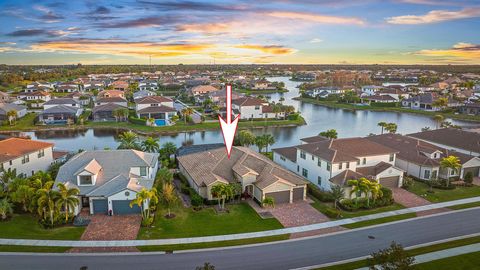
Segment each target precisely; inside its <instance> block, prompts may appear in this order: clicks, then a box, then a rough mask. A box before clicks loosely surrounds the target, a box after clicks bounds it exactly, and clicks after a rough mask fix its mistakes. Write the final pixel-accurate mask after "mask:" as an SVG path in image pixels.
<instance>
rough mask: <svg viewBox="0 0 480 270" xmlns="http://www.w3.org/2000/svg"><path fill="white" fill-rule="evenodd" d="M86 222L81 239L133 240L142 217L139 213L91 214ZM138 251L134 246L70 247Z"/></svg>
mask: <svg viewBox="0 0 480 270" xmlns="http://www.w3.org/2000/svg"><path fill="white" fill-rule="evenodd" d="M88 218H89V219H90V224H88V226H87V228H86V229H85V232H84V233H83V235H82V237H81V238H80V239H81V240H87V241H88V240H135V239H137V234H138V230H139V229H140V224H141V221H142V217H141V216H140V215H124V216H107V215H93V216H89V217H88ZM129 251H138V249H137V248H135V247H118V248H111V247H110V248H109V247H105V248H99V247H98V248H72V249H71V250H70V252H129Z"/></svg>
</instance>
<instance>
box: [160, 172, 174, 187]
mask: <svg viewBox="0 0 480 270" xmlns="http://www.w3.org/2000/svg"><path fill="white" fill-rule="evenodd" d="M157 180H158V181H159V183H160V184H162V185H163V184H165V183H170V184H171V183H172V181H173V173H172V172H171V171H170V170H169V169H167V168H161V169H160V170H158V173H157Z"/></svg>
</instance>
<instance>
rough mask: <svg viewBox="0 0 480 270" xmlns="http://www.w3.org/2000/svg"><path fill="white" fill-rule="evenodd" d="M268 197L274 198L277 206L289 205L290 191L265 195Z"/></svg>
mask: <svg viewBox="0 0 480 270" xmlns="http://www.w3.org/2000/svg"><path fill="white" fill-rule="evenodd" d="M266 197H272V198H273V199H274V200H275V204H278V203H289V202H290V191H289V190H286V191H278V192H270V193H265V198H266Z"/></svg>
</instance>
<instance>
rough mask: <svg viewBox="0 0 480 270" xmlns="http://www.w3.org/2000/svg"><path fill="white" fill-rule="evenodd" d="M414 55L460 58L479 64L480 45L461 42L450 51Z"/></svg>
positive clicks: (426, 51) (419, 52) (424, 51)
mask: <svg viewBox="0 0 480 270" xmlns="http://www.w3.org/2000/svg"><path fill="white" fill-rule="evenodd" d="M413 54H415V55H424V56H433V57H451V58H458V59H461V60H465V61H474V62H478V61H479V60H480V45H476V44H471V43H464V42H460V43H457V44H455V45H453V47H452V48H450V49H443V50H436V49H430V50H421V51H418V52H415V53H413Z"/></svg>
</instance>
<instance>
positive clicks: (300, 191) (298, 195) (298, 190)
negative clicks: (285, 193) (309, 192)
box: [293, 187, 304, 201]
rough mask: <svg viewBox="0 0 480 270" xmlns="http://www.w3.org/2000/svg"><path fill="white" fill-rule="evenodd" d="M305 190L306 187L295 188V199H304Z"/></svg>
mask: <svg viewBox="0 0 480 270" xmlns="http://www.w3.org/2000/svg"><path fill="white" fill-rule="evenodd" d="M303 191H304V188H303V187H301V188H294V189H293V201H302V200H303Z"/></svg>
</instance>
